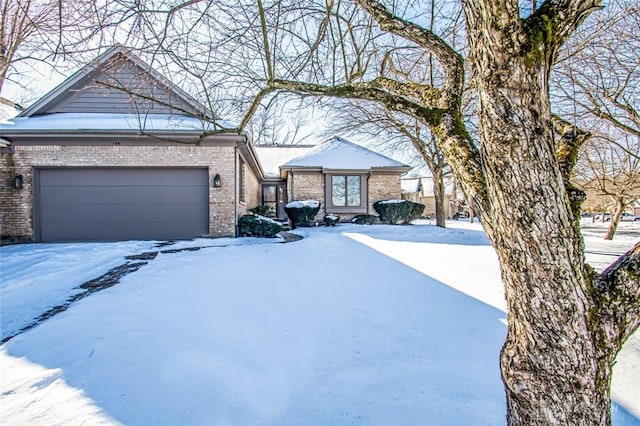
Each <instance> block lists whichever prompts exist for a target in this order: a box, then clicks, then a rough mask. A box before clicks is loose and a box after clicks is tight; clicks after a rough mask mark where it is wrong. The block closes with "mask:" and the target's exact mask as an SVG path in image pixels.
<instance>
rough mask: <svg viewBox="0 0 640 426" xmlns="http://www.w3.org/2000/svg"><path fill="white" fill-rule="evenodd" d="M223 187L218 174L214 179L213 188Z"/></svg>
mask: <svg viewBox="0 0 640 426" xmlns="http://www.w3.org/2000/svg"><path fill="white" fill-rule="evenodd" d="M221 186H222V181H221V180H220V173H216V174H215V176H214V177H213V187H214V188H220V187H221Z"/></svg>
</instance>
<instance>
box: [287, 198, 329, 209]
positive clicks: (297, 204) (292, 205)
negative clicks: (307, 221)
mask: <svg viewBox="0 0 640 426" xmlns="http://www.w3.org/2000/svg"><path fill="white" fill-rule="evenodd" d="M319 205H320V202H319V201H317V200H302V201H291V202H289V203H287V205H286V206H285V207H287V208H289V209H299V208H301V207H311V208H312V209H315V208H316V207H318V206H319Z"/></svg>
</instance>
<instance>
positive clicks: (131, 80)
mask: <svg viewBox="0 0 640 426" xmlns="http://www.w3.org/2000/svg"><path fill="white" fill-rule="evenodd" d="M58 112H61V113H92V112H93V113H108V114H113V113H121V114H181V113H182V114H184V113H186V114H197V112H196V111H194V109H193V107H192V106H191V105H190V104H188V103H187V102H185V101H184V100H182V99H181V98H179V97H178V96H177V95H176V94H175V93H173V92H171V91H170V90H169V89H168V88H167V87H166V86H164V85H163V84H161V83H159V82H158V81H157V80H156V79H155V78H154V77H153V76H151V75H150V74H149V73H148V72H146V71H144V70H143V69H142V68H140V67H139V66H137V65H136V64H134V63H133V62H132V61H130V60H129V59H126V58H123V57H119V59H117V60H116V59H114V60H112V61H109V62H108V63H107V64H105V66H104V67H103V69H100V70H94V71H92V72H91V73H90V74H89V75H88V78H86V79H82V80H81V81H80V82H79V84H78V85H76V86H75V87H71V88H70V89H69V90H68V91H67V93H66V94H65V95H64V96H62V97H61V98H59V100H58V101H57V102H55V103H53V104H51V105H50V106H49V107H48V108H47V111H46V113H58Z"/></svg>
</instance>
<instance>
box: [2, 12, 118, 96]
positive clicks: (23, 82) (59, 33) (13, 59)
mask: <svg viewBox="0 0 640 426" xmlns="http://www.w3.org/2000/svg"><path fill="white" fill-rule="evenodd" d="M107 13H108V11H107V10H106V9H104V7H102V8H100V7H99V5H98V3H97V2H94V1H84V2H76V1H69V0H3V1H2V2H1V3H0V93H3V89H4V87H5V83H6V82H7V81H10V82H11V83H12V84H14V85H17V86H18V87H20V88H21V89H22V90H21V91H20V93H19V97H20V98H21V99H16V100H20V101H22V102H27V101H30V100H31V99H30V97H29V96H30V94H29V92H28V88H29V85H30V84H31V83H32V82H33V79H34V77H33V73H30V72H26V71H33V70H34V69H35V70H39V72H38V73H37V74H38V75H39V77H40V78H42V76H43V75H48V74H49V73H52V72H55V71H56V68H60V69H59V70H57V71H59V72H62V73H64V72H65V71H68V70H69V66H71V67H73V66H75V65H76V64H77V63H86V61H85V59H86V58H87V57H88V55H87V56H85V55H83V53H90V54H91V55H94V49H95V47H92V46H97V45H101V44H105V39H106V38H107V37H108V34H109V31H110V28H111V29H113V28H114V26H113V25H112V24H115V23H117V21H116V22H113V21H112V20H111V19H110V17H109V16H108V15H107ZM92 43H93V45H92ZM36 78H37V77H36Z"/></svg>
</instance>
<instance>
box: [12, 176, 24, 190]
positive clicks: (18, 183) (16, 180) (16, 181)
mask: <svg viewBox="0 0 640 426" xmlns="http://www.w3.org/2000/svg"><path fill="white" fill-rule="evenodd" d="M12 181H13V187H14V188H15V189H22V185H23V183H24V182H23V181H24V178H23V177H22V175H15V176H14V177H13V179H12Z"/></svg>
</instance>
